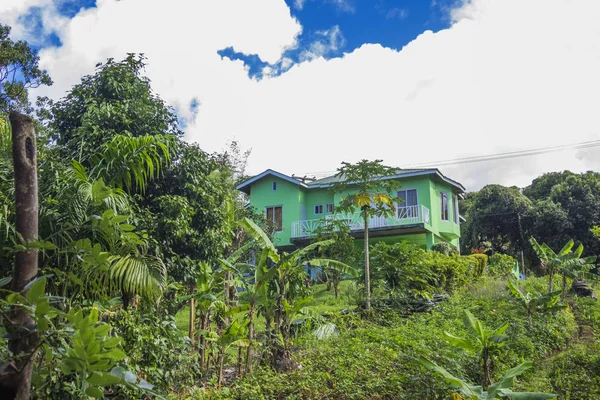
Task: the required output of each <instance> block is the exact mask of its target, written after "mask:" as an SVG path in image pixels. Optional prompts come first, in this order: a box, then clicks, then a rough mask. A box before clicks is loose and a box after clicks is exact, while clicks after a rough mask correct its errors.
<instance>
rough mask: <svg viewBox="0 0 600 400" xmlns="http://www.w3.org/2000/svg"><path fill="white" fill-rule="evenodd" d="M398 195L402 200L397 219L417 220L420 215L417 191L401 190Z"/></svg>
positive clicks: (399, 203)
mask: <svg viewBox="0 0 600 400" xmlns="http://www.w3.org/2000/svg"><path fill="white" fill-rule="evenodd" d="M396 195H397V196H398V197H399V198H400V201H399V202H398V209H397V218H399V219H402V218H415V217H417V216H418V215H419V209H418V205H419V202H418V200H417V189H404V190H399V191H398V193H397V194H396Z"/></svg>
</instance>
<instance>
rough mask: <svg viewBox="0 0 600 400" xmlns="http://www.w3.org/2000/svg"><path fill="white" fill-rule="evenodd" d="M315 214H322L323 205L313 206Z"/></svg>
mask: <svg viewBox="0 0 600 400" xmlns="http://www.w3.org/2000/svg"><path fill="white" fill-rule="evenodd" d="M315 214H323V204H318V205H316V206H315Z"/></svg>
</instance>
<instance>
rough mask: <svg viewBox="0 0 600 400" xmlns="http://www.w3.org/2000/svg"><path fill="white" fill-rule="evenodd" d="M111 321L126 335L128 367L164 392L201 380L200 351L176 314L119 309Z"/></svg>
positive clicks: (118, 331)
mask: <svg viewBox="0 0 600 400" xmlns="http://www.w3.org/2000/svg"><path fill="white" fill-rule="evenodd" d="M111 320H112V322H113V326H114V328H115V333H117V334H118V335H119V336H120V337H122V338H123V350H124V351H125V353H126V354H127V356H128V358H127V363H126V367H127V368H128V369H129V370H131V371H133V372H135V373H136V374H137V375H138V376H141V377H144V379H146V380H147V381H148V382H150V383H152V384H153V385H155V386H157V387H158V388H160V389H161V390H164V391H168V390H176V391H178V390H181V389H182V388H184V387H187V386H191V385H193V384H194V382H196V381H198V380H199V379H200V368H199V364H198V354H197V352H196V351H195V350H194V349H193V348H192V345H191V342H190V340H189V338H188V337H187V336H183V335H182V333H181V331H180V330H179V329H177V325H176V323H175V318H174V317H173V316H171V315H159V313H158V312H155V313H152V312H141V311H139V310H133V311H131V312H128V311H123V310H119V311H118V312H116V313H115V315H114V316H113V317H112V318H111Z"/></svg>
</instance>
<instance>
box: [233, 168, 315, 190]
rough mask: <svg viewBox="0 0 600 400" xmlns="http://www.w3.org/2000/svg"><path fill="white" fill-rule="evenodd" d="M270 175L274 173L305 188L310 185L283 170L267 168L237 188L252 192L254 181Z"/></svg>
mask: <svg viewBox="0 0 600 400" xmlns="http://www.w3.org/2000/svg"><path fill="white" fill-rule="evenodd" d="M268 175H273V176H275V177H277V178H280V179H283V180H285V181H288V182H290V183H294V184H296V185H298V186H301V187H303V188H307V187H308V186H306V184H304V183H302V182H300V181H299V180H297V179H294V178H292V177H291V176H287V175H285V174H282V173H281V172H277V171H274V170H272V169H267V170H265V171H263V172H261V173H260V174H258V175H256V176H255V177H253V178H250V179H248V180H247V181H245V182H242V183H240V184H239V185H237V186H236V187H235V188H236V189H237V190H240V191H242V192H244V193H246V194H250V186H251V185H252V184H253V183H254V182H258V181H259V180H261V179H262V178H264V177H266V176H268Z"/></svg>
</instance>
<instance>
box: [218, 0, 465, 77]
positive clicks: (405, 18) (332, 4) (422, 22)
mask: <svg viewBox="0 0 600 400" xmlns="http://www.w3.org/2000/svg"><path fill="white" fill-rule="evenodd" d="M456 3H457V0H286V4H287V5H288V6H289V7H290V10H291V13H292V16H293V17H295V18H296V19H297V20H298V21H299V22H300V24H301V25H302V27H303V31H302V34H301V35H300V36H299V37H298V46H297V48H295V49H291V50H288V51H287V52H286V53H285V54H284V57H289V59H291V60H292V61H293V62H294V63H297V62H299V61H302V57H303V55H305V54H306V51H307V50H310V48H311V45H312V44H313V43H315V42H323V43H324V44H325V45H328V46H327V48H326V51H324V52H323V53H321V54H319V55H320V56H323V57H324V58H326V59H330V58H335V57H341V56H343V54H344V53H351V52H352V51H353V50H355V49H357V48H359V47H361V46H362V45H363V44H365V43H378V44H381V45H382V46H384V47H389V48H391V49H395V50H401V49H402V47H404V46H405V45H406V44H408V43H409V42H411V41H412V40H414V39H415V38H416V37H417V36H418V35H419V34H421V33H423V32H424V31H426V30H431V31H433V32H437V31H439V30H441V29H445V28H448V27H449V25H450V21H449V18H448V15H449V12H448V11H449V9H450V8H451V6H453V5H456ZM333 30H335V32H336V33H337V36H336V37H335V38H334V40H335V43H334V45H333V46H332V45H331V44H332V43H330V42H329V38H330V37H331V36H327V35H328V34H329V35H331V34H332V31H333ZM219 54H220V55H221V56H224V57H228V58H230V59H232V60H242V61H244V63H245V64H246V65H247V66H248V67H249V74H250V76H252V77H256V78H260V77H261V75H262V71H263V68H264V67H266V66H269V67H272V68H273V69H274V70H275V71H274V73H273V75H278V74H280V73H282V72H283V71H282V68H281V63H280V64H278V65H270V64H268V63H266V62H263V61H262V60H261V59H260V57H258V56H257V55H255V54H244V53H241V52H236V51H235V49H234V48H232V47H228V48H225V49H223V50H221V51H220V52H219Z"/></svg>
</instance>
